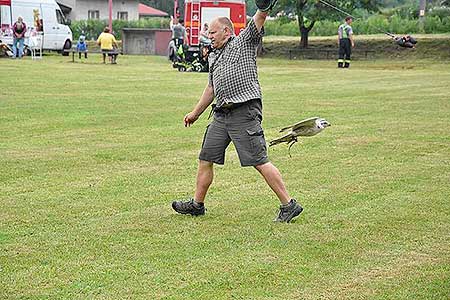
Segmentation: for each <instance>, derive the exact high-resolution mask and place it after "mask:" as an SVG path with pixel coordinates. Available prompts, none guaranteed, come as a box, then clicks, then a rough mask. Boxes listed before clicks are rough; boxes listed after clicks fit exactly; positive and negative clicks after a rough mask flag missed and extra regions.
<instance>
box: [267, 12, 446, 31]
mask: <svg viewBox="0 0 450 300" xmlns="http://www.w3.org/2000/svg"><path fill="white" fill-rule="evenodd" d="M339 25H340V22H338V21H328V20H324V21H318V22H316V24H315V25H314V27H313V29H312V30H311V31H310V35H313V36H330V35H335V34H337V28H338V26H339ZM352 27H353V31H354V32H355V33H356V34H375V33H380V32H383V31H387V32H392V33H398V34H406V33H447V32H450V17H443V18H440V17H438V16H428V17H427V18H426V19H425V22H424V26H423V29H421V26H420V24H419V21H418V20H417V19H405V18H402V17H400V16H397V15H394V16H392V17H389V18H387V17H384V16H381V15H375V16H371V17H369V18H367V19H365V20H359V19H357V20H354V21H353V24H352ZM265 30H266V35H287V36H298V35H299V29H298V22H297V21H296V20H295V21H290V22H288V23H286V22H282V21H279V20H270V21H268V22H266V25H265Z"/></svg>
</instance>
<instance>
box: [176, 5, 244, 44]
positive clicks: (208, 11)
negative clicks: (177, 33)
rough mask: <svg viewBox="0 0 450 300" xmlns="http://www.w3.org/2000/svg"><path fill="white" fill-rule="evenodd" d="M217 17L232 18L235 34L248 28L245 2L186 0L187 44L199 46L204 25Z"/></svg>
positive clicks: (185, 23)
mask: <svg viewBox="0 0 450 300" xmlns="http://www.w3.org/2000/svg"><path fill="white" fill-rule="evenodd" d="M217 17H228V18H230V20H231V22H233V24H234V32H235V34H236V35H238V34H239V33H240V32H241V30H243V29H244V28H245V26H246V21H247V15H246V9H245V0H185V2H184V26H185V27H186V34H187V38H188V41H187V44H188V45H189V46H190V47H197V46H199V44H200V32H201V30H202V27H203V25H204V24H205V23H207V24H209V23H211V21H212V20H213V19H215V18H217Z"/></svg>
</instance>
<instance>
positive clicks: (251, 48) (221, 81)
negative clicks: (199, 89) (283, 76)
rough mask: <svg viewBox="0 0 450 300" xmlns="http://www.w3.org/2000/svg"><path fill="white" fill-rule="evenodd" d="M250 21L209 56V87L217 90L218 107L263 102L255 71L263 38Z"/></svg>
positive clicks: (215, 92)
mask: <svg viewBox="0 0 450 300" xmlns="http://www.w3.org/2000/svg"><path fill="white" fill-rule="evenodd" d="M262 34H263V32H262V31H261V32H259V31H258V29H257V28H256V25H255V22H254V21H253V20H251V21H250V22H249V24H248V26H247V28H245V29H244V31H242V32H241V33H240V34H239V35H238V36H237V37H231V38H230V39H229V40H228V42H227V43H226V44H225V45H224V47H222V48H221V49H216V50H215V51H214V52H213V53H211V54H210V56H209V85H210V86H212V87H213V89H214V96H215V97H216V101H217V103H216V104H217V107H222V106H223V105H225V104H230V103H243V102H246V101H249V100H252V99H262V95H261V87H260V86H259V82H258V72H257V68H256V47H257V46H258V45H259V43H260V41H261V39H262Z"/></svg>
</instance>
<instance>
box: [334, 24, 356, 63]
mask: <svg viewBox="0 0 450 300" xmlns="http://www.w3.org/2000/svg"><path fill="white" fill-rule="evenodd" d="M352 22H353V19H352V17H347V18H345V23H344V24H342V25H340V26H339V28H338V39H339V58H338V68H349V67H350V55H351V54H352V48H353V47H355V42H354V41H353V29H352V26H351V25H352Z"/></svg>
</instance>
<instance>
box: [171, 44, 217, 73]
mask: <svg viewBox="0 0 450 300" xmlns="http://www.w3.org/2000/svg"><path fill="white" fill-rule="evenodd" d="M209 51H210V45H205V44H200V47H199V48H198V49H197V48H191V49H190V48H189V46H188V45H179V46H178V48H177V50H176V52H175V55H174V58H173V60H172V62H173V64H172V66H173V67H174V68H177V69H178V71H180V72H208V69H209V66H208V55H209Z"/></svg>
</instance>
